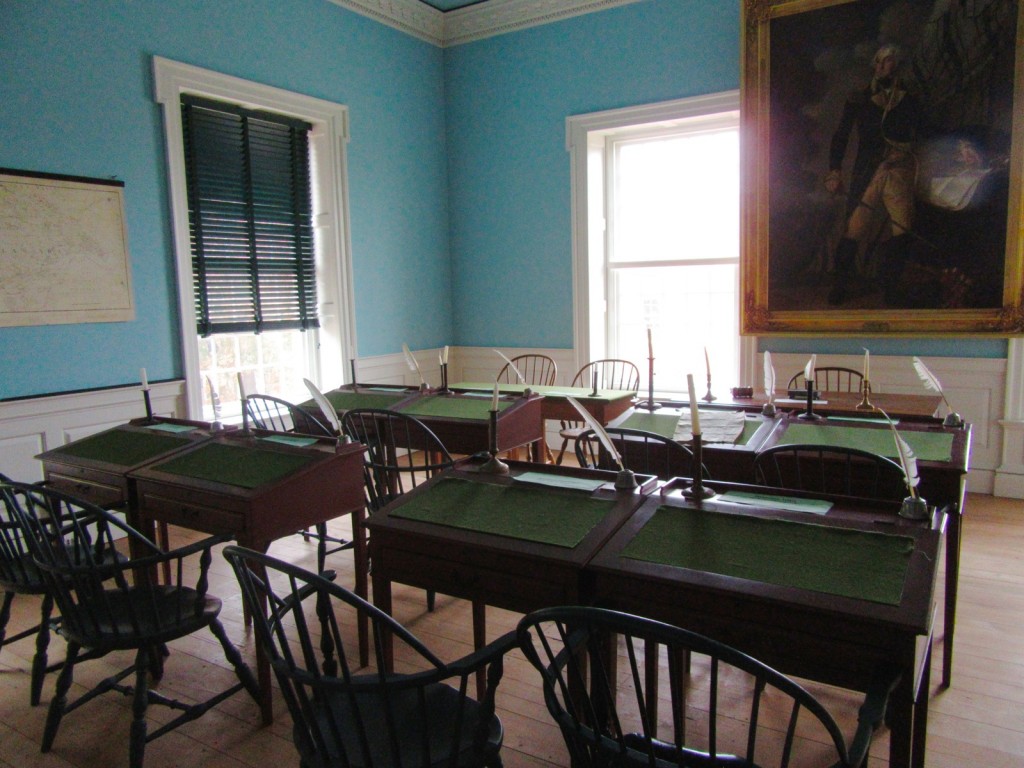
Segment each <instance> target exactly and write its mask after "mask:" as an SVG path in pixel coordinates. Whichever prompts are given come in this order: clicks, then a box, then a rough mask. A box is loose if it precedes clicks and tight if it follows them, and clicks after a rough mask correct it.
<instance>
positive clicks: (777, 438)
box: [614, 405, 971, 687]
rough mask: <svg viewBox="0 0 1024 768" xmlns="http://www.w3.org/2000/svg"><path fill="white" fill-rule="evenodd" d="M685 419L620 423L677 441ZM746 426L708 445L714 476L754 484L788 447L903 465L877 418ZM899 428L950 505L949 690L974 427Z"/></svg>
mask: <svg viewBox="0 0 1024 768" xmlns="http://www.w3.org/2000/svg"><path fill="white" fill-rule="evenodd" d="M700 408H701V410H703V409H704V406H703V405H701V406H700ZM678 417H679V409H678V408H670V407H666V408H662V409H659V410H657V411H655V412H654V413H653V414H651V413H649V412H647V411H645V410H644V409H642V408H636V409H633V410H631V411H629V412H627V413H626V414H624V415H623V417H622V418H621V419H620V420H618V421H616V422H615V423H614V425H615V426H633V425H638V426H636V427H635V428H640V429H648V430H650V431H653V432H658V433H659V434H664V435H668V436H670V435H672V433H673V430H674V425H675V420H677V419H678ZM861 418H862V419H867V417H861ZM758 420H760V421H758ZM747 422H748V425H749V427H748V429H747V430H745V431H744V433H743V435H742V436H741V438H740V439H738V440H737V441H736V442H735V443H734V444H726V443H712V444H706V445H704V446H703V451H702V454H703V456H702V458H703V462H704V465H705V466H706V467H707V468H708V471H709V472H710V474H711V477H712V478H713V479H715V480H722V481H727V482H740V483H754V482H756V478H755V477H754V459H755V457H756V456H757V453H758V451H762V450H765V449H766V448H771V447H772V446H774V445H782V444H787V443H810V444H815V445H839V446H846V447H851V448H861V449H863V450H868V451H872V452H875V453H880V454H882V455H883V456H888V457H889V458H892V459H894V460H897V461H898V458H897V455H896V443H895V440H894V439H893V437H892V432H891V429H890V427H889V425H888V424H886V423H885V422H884V421H879V420H877V418H876V419H875V420H850V419H844V418H843V417H833V418H825V419H821V420H817V421H804V420H801V419H800V418H799V414H794V413H790V414H784V415H782V416H778V417H776V418H774V419H766V418H764V417H761V416H755V415H752V414H748V415H747ZM755 425H757V426H756V427H755ZM897 429H898V430H899V433H900V435H901V436H902V437H903V438H904V439H905V440H906V441H907V442H908V444H910V446H911V448H912V449H913V450H914V452H915V453H916V454H917V458H918V462H917V466H918V471H919V473H920V477H921V483H920V486H919V491H920V493H921V495H922V496H923V497H924V498H925V499H926V500H927V501H928V502H929V503H930V504H934V505H935V506H939V507H943V506H948V507H949V508H950V512H951V519H950V522H949V533H948V535H947V536H946V550H945V552H946V585H945V601H944V611H945V612H944V618H943V644H942V685H943V686H946V687H948V686H949V685H950V683H951V681H952V670H953V634H954V630H955V627H956V602H957V592H958V586H959V581H960V546H961V536H962V534H961V532H962V529H963V520H962V518H963V515H964V513H965V509H964V501H965V498H966V493H967V471H968V468H969V465H970V452H971V425H970V424H966V425H964V426H963V427H944V426H942V424H941V423H940V422H939V421H937V420H932V421H902V420H900V421H899V423H898V424H897Z"/></svg>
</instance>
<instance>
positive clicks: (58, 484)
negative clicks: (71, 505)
mask: <svg viewBox="0 0 1024 768" xmlns="http://www.w3.org/2000/svg"><path fill="white" fill-rule="evenodd" d="M46 480H47V482H48V483H49V484H50V485H51V486H53V487H54V488H56V489H57V490H58V491H61V492H63V493H66V494H69V495H70V496H75V497H77V498H79V499H84V500H85V501H90V502H92V503H93V504H96V505H98V506H101V507H112V506H117V505H120V504H124V503H125V502H126V501H127V498H126V497H125V492H124V489H123V488H122V487H121V485H119V484H117V483H116V482H104V481H103V480H101V479H99V478H96V477H88V476H86V475H84V474H83V475H78V474H75V473H74V472H73V471H72V472H67V473H65V472H53V471H51V472H47V473H46Z"/></svg>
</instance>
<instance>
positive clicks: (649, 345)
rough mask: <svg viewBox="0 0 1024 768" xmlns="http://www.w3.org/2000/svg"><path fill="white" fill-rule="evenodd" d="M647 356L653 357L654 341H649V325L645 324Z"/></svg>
mask: <svg viewBox="0 0 1024 768" xmlns="http://www.w3.org/2000/svg"><path fill="white" fill-rule="evenodd" d="M647 356H648V357H654V342H652V341H651V326H649V325H648V326H647Z"/></svg>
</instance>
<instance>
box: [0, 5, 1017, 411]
mask: <svg viewBox="0 0 1024 768" xmlns="http://www.w3.org/2000/svg"><path fill="white" fill-rule="evenodd" d="M0 30H2V44H0V105H2V107H0V136H2V137H3V138H2V140H0V166H5V167H10V168H21V169H29V170H39V171H48V172H52V173H65V174H72V175H78V176H95V177H111V176H113V177H116V178H118V179H120V180H122V181H124V182H125V205H126V210H127V224H128V233H129V248H130V252H131V258H132V279H133V282H134V290H135V301H136V307H137V318H136V320H135V321H134V322H130V323H103V324H89V325H63V326H36V327H26V328H7V329H0V353H2V357H3V369H2V370H3V375H2V377H0V398H6V397H18V396H25V395H34V394H42V393H48V392H57V391H65V390H73V389H85V388H92V387H102V386H115V385H119V384H127V383H131V382H135V381H137V380H138V369H139V368H140V367H142V366H145V367H146V368H147V369H148V373H149V377H150V379H151V380H154V381H156V380H160V379H167V378H173V377H179V376H181V375H182V367H181V357H180V342H179V337H178V318H177V298H176V288H175V277H174V261H173V253H172V245H171V240H170V233H169V225H168V210H169V209H168V203H167V199H166V174H165V170H164V169H165V161H164V142H163V131H162V127H161V123H160V113H159V109H158V107H157V105H156V104H155V103H154V102H153V97H152V75H151V66H152V65H151V57H152V56H153V55H160V56H164V57H166V58H169V59H175V60H178V61H183V62H186V63H189V64H195V65H197V66H201V67H206V68H209V69H212V70H216V71H219V72H223V73H226V74H230V75H235V76H238V77H243V78H247V79H250V80H255V81H258V82H262V83H266V84H268V85H273V86H277V87H281V88H287V89H290V90H294V91H297V92H300V93H305V94H308V95H311V96H316V97H320V98H324V99H330V100H332V101H336V102H340V103H343V104H346V105H347V106H348V107H349V109H350V117H351V134H352V138H351V142H350V143H349V147H348V153H349V183H350V212H351V227H352V236H351V237H352V254H353V263H354V271H355V290H356V294H357V302H356V318H357V335H358V340H359V347H358V353H359V354H360V355H364V356H365V355H376V354H384V353H389V352H396V351H397V350H398V349H399V348H400V345H401V343H402V342H403V341H404V342H407V343H408V344H409V345H410V346H411V347H412V348H413V349H417V348H424V347H432V346H439V345H442V344H446V343H451V344H462V345H501V346H510V347H515V346H539V347H555V348H559V347H563V348H567V347H570V346H571V345H572V286H571V275H572V264H571V248H570V201H569V155H568V152H567V150H566V147H565V118H566V117H567V116H569V115H574V114H581V113H586V112H593V111H598V110H605V109H613V108H617V107H622V106H627V105H633V104H641V103H647V102H654V101H661V100H665V99H675V98H680V97H684V96H691V95H695V94H700V93H708V92H715V91H722V90H729V89H733V88H736V87H738V86H739V36H740V20H739V3H738V2H724V1H723V0H647V2H642V3H636V4H632V5H628V6H624V7H622V8H616V9H611V10H607V11H602V12H599V13H592V14H588V15H584V16H580V17H576V18H573V19H567V20H564V21H560V22H556V23H552V24H548V25H543V26H539V27H533V28H530V29H526V30H523V31H521V32H516V33H512V34H508V35H502V36H498V37H493V38H488V39H486V40H482V41H478V42H474V43H470V44H466V45H462V46H456V47H453V48H449V49H446V50H444V51H441V50H440V49H438V48H435V47H433V46H431V45H429V44H427V43H423V42H420V41H418V40H416V39H414V38H412V37H409V36H408V35H404V34H402V33H400V32H398V31H396V30H393V29H391V28H390V27H387V26H384V25H382V24H378V23H376V22H374V21H371V20H369V19H367V18H364V17H362V16H360V15H358V14H354V13H351V12H349V11H346V10H344V9H342V8H340V7H338V6H337V5H334V4H332V3H330V2H328V0H217V2H204V3H197V2H194V1H193V0H91V1H90V2H77V1H75V2H70V1H69V2H63V1H60V0H43V1H41V2H30V0H5V1H4V2H0ZM861 346H863V340H853V339H850V340H842V339H773V340H764V341H762V347H763V348H766V349H772V350H781V351H794V352H799V351H813V352H817V353H819V354H821V353H828V352H836V353H840V352H847V351H851V352H854V353H857V352H859V350H860V347H861ZM869 346H871V350H872V352H874V353H875V354H879V355H884V354H901V355H902V354H910V353H916V354H923V355H930V356H931V355H934V356H942V355H954V356H979V357H1001V356H1003V355H1004V354H1005V342H1003V341H1001V340H962V341H949V340H941V339H929V340H918V339H894V340H890V339H872V340H870V342H869Z"/></svg>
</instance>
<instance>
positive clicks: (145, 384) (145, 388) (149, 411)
mask: <svg viewBox="0 0 1024 768" xmlns="http://www.w3.org/2000/svg"><path fill="white" fill-rule="evenodd" d="M139 378H140V379H141V380H142V399H143V401H144V402H145V404H146V421H148V422H150V423H152V422H153V403H152V401H151V400H150V399H149V378H147V376H146V369H145V368H140V369H139Z"/></svg>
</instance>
